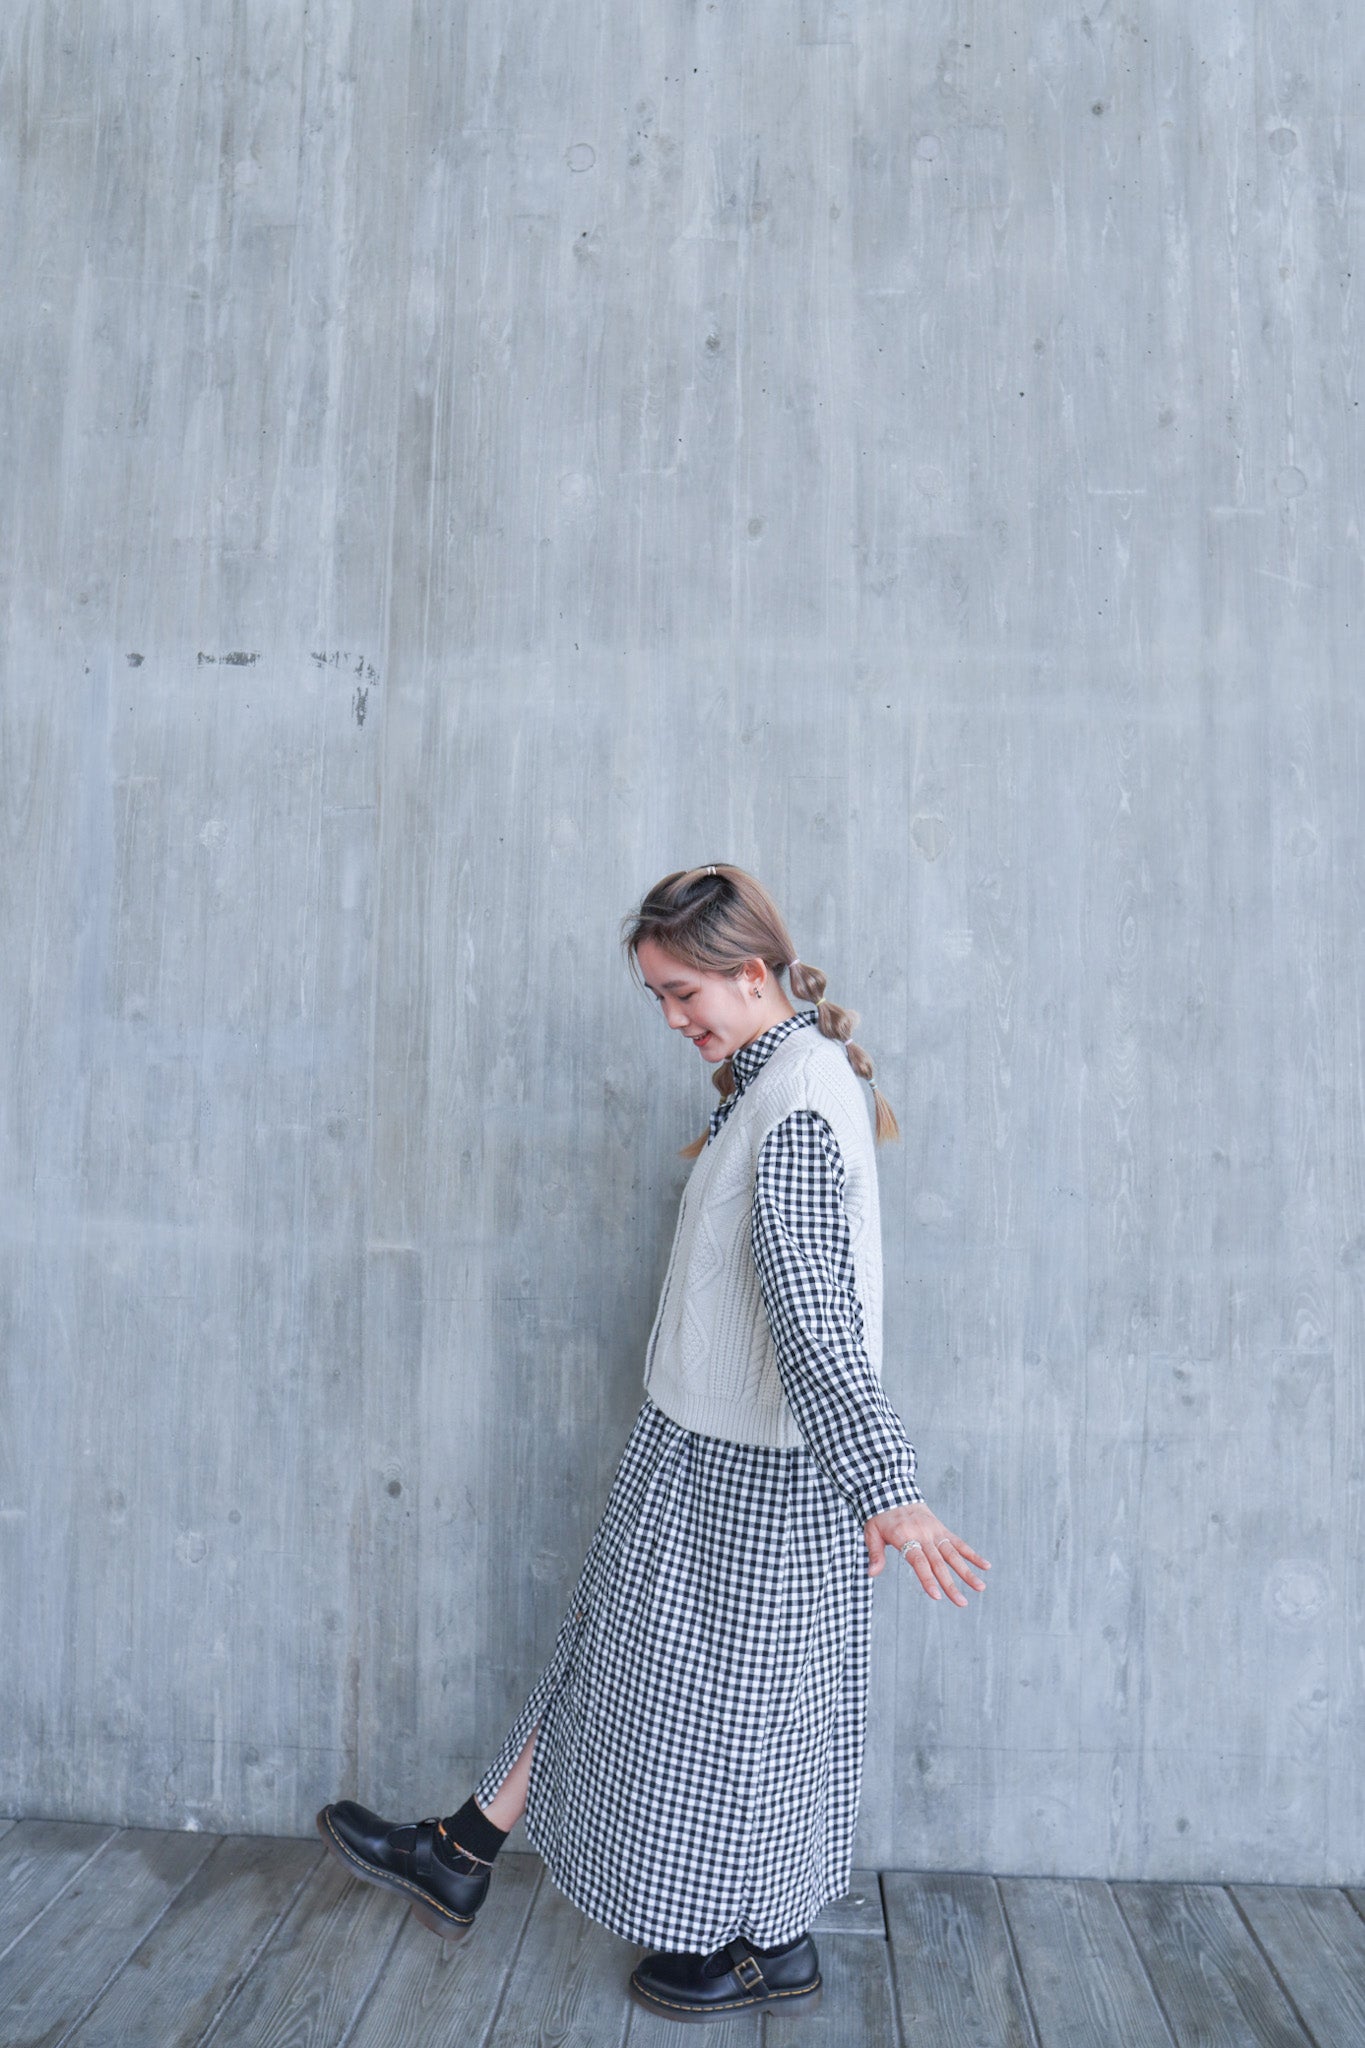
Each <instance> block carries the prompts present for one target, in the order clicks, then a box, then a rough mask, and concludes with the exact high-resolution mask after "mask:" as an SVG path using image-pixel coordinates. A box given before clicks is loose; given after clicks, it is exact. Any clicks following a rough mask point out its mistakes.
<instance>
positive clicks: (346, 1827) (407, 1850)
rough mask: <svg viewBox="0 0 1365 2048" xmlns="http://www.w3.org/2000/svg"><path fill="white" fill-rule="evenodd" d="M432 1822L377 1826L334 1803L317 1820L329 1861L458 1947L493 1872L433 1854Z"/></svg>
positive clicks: (355, 1805) (363, 1809) (354, 1805)
mask: <svg viewBox="0 0 1365 2048" xmlns="http://www.w3.org/2000/svg"><path fill="white" fill-rule="evenodd" d="M436 1827H437V1822H436V1820H435V1818H432V1819H430V1820H419V1821H388V1820H382V1819H381V1818H380V1816H379V1815H378V1814H377V1813H371V1811H370V1809H369V1807H368V1806H361V1805H360V1804H359V1802H358V1801H356V1800H354V1799H338V1800H337V1801H336V1802H335V1803H334V1804H333V1805H330V1806H324V1807H323V1808H322V1809H321V1811H320V1812H319V1814H318V1816H317V1830H318V1833H319V1834H320V1835H321V1836H322V1839H323V1841H324V1842H325V1843H326V1844H327V1847H328V1849H329V1850H330V1851H331V1853H332V1855H333V1856H335V1857H336V1859H337V1861H338V1862H339V1863H341V1864H342V1865H343V1866H344V1868H345V1869H347V1870H349V1871H350V1873H351V1875H352V1876H353V1877H360V1878H363V1879H364V1880H365V1882H366V1883H367V1884H379V1885H384V1886H385V1887H386V1888H387V1889H388V1890H389V1891H393V1892H397V1893H398V1895H399V1897H400V1898H404V1899H406V1900H407V1902H408V1904H409V1905H410V1906H411V1908H412V1911H413V1915H414V1917H415V1918H416V1919H418V1920H420V1921H421V1923H422V1925H423V1926H424V1927H429V1928H430V1929H431V1931H432V1933H433V1934H439V1935H440V1936H441V1937H442V1939H443V1940H445V1941H458V1940H459V1939H460V1937H461V1936H462V1935H464V1934H466V1933H467V1932H468V1930H469V1929H470V1927H471V1926H472V1925H473V1923H474V1915H475V1914H476V1913H477V1912H478V1910H479V1907H480V1906H481V1905H482V1904H483V1902H484V1899H485V1897H486V1896H487V1892H488V1882H489V1879H490V1878H491V1877H492V1875H493V1866H492V1865H491V1864H490V1863H485V1862H483V1861H481V1859H480V1858H479V1857H477V1856H470V1855H468V1854H466V1853H464V1852H461V1853H460V1854H459V1855H458V1856H457V1857H456V1859H455V1862H454V1864H453V1865H452V1864H449V1863H446V1862H444V1861H443V1860H442V1859H441V1857H439V1856H438V1855H437V1854H436Z"/></svg>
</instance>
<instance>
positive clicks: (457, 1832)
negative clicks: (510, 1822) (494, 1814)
mask: <svg viewBox="0 0 1365 2048" xmlns="http://www.w3.org/2000/svg"><path fill="white" fill-rule="evenodd" d="M441 1826H442V1828H443V1829H444V1830H445V1832H444V1834H438V1835H437V1837H436V1849H437V1853H438V1854H439V1855H440V1856H441V1857H442V1859H443V1861H445V1862H447V1863H453V1862H454V1860H455V1858H456V1857H457V1856H458V1855H459V1853H460V1851H461V1850H464V1852H465V1854H466V1855H469V1856H477V1857H478V1858H479V1860H480V1862H481V1863H491V1862H492V1861H493V1858H494V1857H495V1856H496V1855H497V1853H498V1851H499V1849H500V1848H501V1847H502V1845H503V1843H504V1842H505V1841H506V1840H507V1837H508V1835H509V1834H510V1833H511V1829H510V1828H499V1827H495V1826H494V1825H493V1822H492V1821H491V1820H490V1819H489V1818H488V1815H487V1814H486V1813H485V1812H484V1810H483V1808H482V1807H481V1806H480V1805H479V1803H478V1801H477V1800H476V1799H475V1797H474V1795H473V1793H472V1792H471V1793H470V1795H469V1797H468V1799H466V1801H465V1803H464V1805H463V1806H462V1807H461V1808H460V1809H459V1811H458V1812H457V1813H448V1814H446V1816H445V1818H444V1819H443V1820H442V1822H441Z"/></svg>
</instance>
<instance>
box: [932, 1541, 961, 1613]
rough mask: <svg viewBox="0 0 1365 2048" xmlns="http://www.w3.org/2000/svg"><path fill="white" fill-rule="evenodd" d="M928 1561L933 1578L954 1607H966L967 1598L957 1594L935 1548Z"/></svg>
mask: <svg viewBox="0 0 1365 2048" xmlns="http://www.w3.org/2000/svg"><path fill="white" fill-rule="evenodd" d="M929 1561H930V1563H931V1564H932V1565H933V1568H934V1577H935V1578H936V1579H937V1580H938V1582H939V1584H940V1586H942V1588H943V1590H944V1592H945V1593H946V1594H947V1595H948V1598H949V1599H950V1600H951V1601H952V1603H953V1605H954V1607H965V1606H966V1605H967V1596H966V1594H965V1593H959V1592H958V1590H957V1587H956V1586H955V1585H954V1584H953V1581H952V1576H951V1574H950V1573H949V1570H948V1567H947V1565H946V1564H945V1563H944V1560H943V1558H942V1557H941V1555H940V1554H939V1551H938V1548H937V1546H935V1548H934V1549H933V1550H932V1551H931V1552H930V1554H929Z"/></svg>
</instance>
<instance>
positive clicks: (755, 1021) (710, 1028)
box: [635, 939, 771, 1066]
mask: <svg viewBox="0 0 1365 2048" xmlns="http://www.w3.org/2000/svg"><path fill="white" fill-rule="evenodd" d="M635 957H636V959H637V960H638V961H639V963H640V972H641V974H642V975H643V976H644V979H645V986H646V987H647V988H648V989H649V990H650V992H651V994H652V995H653V996H654V998H655V1000H656V1001H657V1003H658V1005H659V1008H660V1009H661V1010H662V1012H663V1018H664V1022H665V1024H667V1025H668V1026H669V1028H670V1030H673V1031H681V1032H683V1033H684V1034H685V1035H686V1036H687V1037H688V1038H690V1039H691V1040H692V1041H693V1043H694V1044H695V1045H696V1048H697V1051H698V1052H699V1053H700V1054H701V1056H702V1058H703V1059H704V1060H706V1061H708V1062H709V1064H710V1065H711V1066H717V1065H719V1063H720V1061H721V1060H723V1059H728V1058H729V1056H730V1054H731V1053H732V1052H738V1050H739V1048H740V1046H742V1045H747V1044H748V1042H749V1040H750V1039H751V1038H752V1037H753V1036H754V1035H755V1033H756V1032H757V1031H758V1029H759V1027H760V1021H761V1017H762V1012H763V1011H764V1010H765V1009H766V1007H767V1006H766V1004H764V1003H761V1002H757V1003H756V1002H755V1001H754V999H753V996H752V995H751V994H750V992H749V991H750V990H751V988H753V987H754V986H755V984H757V983H762V985H763V987H764V988H765V990H766V988H767V986H768V984H769V981H770V979H771V977H770V976H769V975H768V973H767V970H766V968H765V967H764V965H763V962H762V961H761V960H746V961H745V963H744V967H743V968H742V969H741V971H740V973H739V974H738V975H736V976H734V977H733V978H732V977H731V976H730V975H728V974H698V973H697V972H696V970H695V969H694V968H691V967H688V966H687V965H685V963H684V962H683V961H681V960H675V959H674V957H673V955H672V954H671V953H665V952H664V950H663V948H662V946H657V945H655V943H654V941H653V940H652V939H641V941H640V943H639V945H638V946H637V947H636V949H635ZM756 1012H757V1013H759V1014H758V1015H756V1014H755V1013H756Z"/></svg>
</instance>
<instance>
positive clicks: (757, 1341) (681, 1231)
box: [645, 1026, 882, 1449]
mask: <svg viewBox="0 0 1365 2048" xmlns="http://www.w3.org/2000/svg"><path fill="white" fill-rule="evenodd" d="M794 1109H813V1110H817V1111H818V1112H819V1114H820V1115H821V1116H823V1117H825V1118H827V1119H828V1121H829V1124H830V1127H831V1129H832V1130H833V1132H834V1135H835V1137H836V1138H837V1139H838V1141H839V1149H840V1151H841V1152H842V1154H843V1160H844V1172H845V1177H846V1185H845V1203H846V1207H847V1212H848V1222H849V1234H850V1237H851V1240H852V1250H853V1267H854V1276H855V1280H856V1284H857V1289H858V1299H859V1302H860V1303H861V1305H862V1311H863V1332H864V1336H865V1338H866V1341H867V1354H868V1358H869V1360H870V1362H871V1366H872V1370H873V1372H874V1373H875V1374H876V1376H877V1378H878V1379H880V1378H881V1370H882V1241H881V1210H880V1207H879V1203H878V1195H877V1162H876V1153H875V1147H874V1141H873V1133H872V1121H871V1116H870V1109H871V1103H870V1099H869V1094H868V1091H867V1086H866V1083H865V1082H863V1081H861V1080H860V1079H859V1077H858V1076H857V1075H856V1074H855V1073H854V1071H853V1069H852V1067H851V1066H850V1065H849V1063H848V1054H847V1053H846V1052H845V1051H844V1048H843V1046H842V1044H841V1043H840V1042H839V1041H838V1040H837V1039H833V1038H826V1037H825V1035H824V1033H823V1032H822V1031H821V1030H819V1028H818V1027H815V1026H813V1027H811V1028H810V1029H809V1030H806V1031H793V1032H792V1033H791V1034H790V1035H789V1036H788V1037H786V1038H784V1039H783V1040H782V1041H781V1043H780V1044H779V1045H777V1046H776V1047H774V1049H773V1051H772V1052H771V1053H769V1055H768V1057H767V1059H766V1060H765V1061H764V1063H763V1065H762V1066H761V1067H760V1068H759V1070H758V1072H757V1073H756V1074H755V1075H754V1077H753V1079H752V1080H751V1081H750V1082H748V1084H747V1085H746V1087H745V1089H744V1092H743V1094H742V1095H741V1096H740V1098H739V1100H738V1102H736V1104H735V1106H734V1108H733V1109H732V1110H731V1111H730V1112H729V1115H728V1116H727V1117H726V1119H725V1122H724V1123H723V1124H722V1125H721V1127H720V1129H719V1131H717V1133H716V1135H715V1136H714V1137H713V1138H712V1139H710V1140H709V1142H708V1143H707V1144H706V1145H705V1146H704V1147H703V1149H702V1150H701V1151H700V1152H699V1153H698V1154H697V1156H696V1159H695V1160H694V1161H693V1164H692V1171H691V1173H690V1174H689V1176H688V1179H687V1184H686V1186H685V1187H684V1189H683V1194H682V1202H681V1205H680V1207H679V1210H678V1222H677V1227H676V1229H675V1231H674V1234H673V1247H672V1250H671V1251H670V1253H669V1257H668V1268H667V1271H666V1273H665V1275H664V1283H663V1287H662V1289H661V1291H660V1295H659V1306H658V1308H657V1310H656V1311H655V1315H654V1326H653V1328H652V1330H651V1331H650V1335H649V1345H648V1348H647V1350H646V1353H645V1387H646V1390H647V1391H648V1393H649V1396H650V1398H651V1400H653V1401H654V1402H655V1403H656V1405H657V1406H658V1407H660V1408H662V1409H663V1411H664V1413H665V1415H671V1416H672V1418H673V1420H674V1421H675V1422H678V1423H681V1425H682V1427H683V1428H684V1429H695V1430H699V1431H701V1432H702V1433H703V1434H704V1435H706V1436H718V1437H727V1438H729V1439H730V1440H731V1441H732V1442H734V1443H742V1444H767V1445H770V1446H772V1447H774V1448H778V1449H784V1448H785V1449H791V1448H795V1447H796V1446H798V1445H800V1444H801V1443H802V1442H804V1438H803V1437H802V1435H801V1431H800V1429H799V1427H798V1425H797V1422H796V1418H795V1416H794V1415H793V1414H792V1412H791V1409H790V1407H789V1406H788V1403H787V1398H786V1395H785V1394H784V1393H783V1390H782V1380H781V1375H780V1374H779V1372H778V1368H777V1357H776V1353H775V1351H774V1348H773V1341H772V1336H771V1334H770V1332H769V1329H768V1319H767V1314H766V1311H765V1310H764V1307H763V1294H762V1290H761V1288H760V1286H759V1279H758V1271H757V1268H756V1267H755V1265H754V1257H753V1250H752V1247H751V1244H750V1238H749V1228H750V1220H751V1215H752V1206H753V1192H754V1177H755V1174H756V1172H757V1167H758V1153H759V1147H760V1146H761V1145H762V1143H763V1140H764V1138H766V1136H767V1135H768V1133H769V1131H770V1130H772V1129H773V1127H774V1125H776V1124H779V1123H781V1121H782V1119H783V1118H784V1117H785V1116H789V1115H790V1114H791V1112H792V1110H794Z"/></svg>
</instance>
